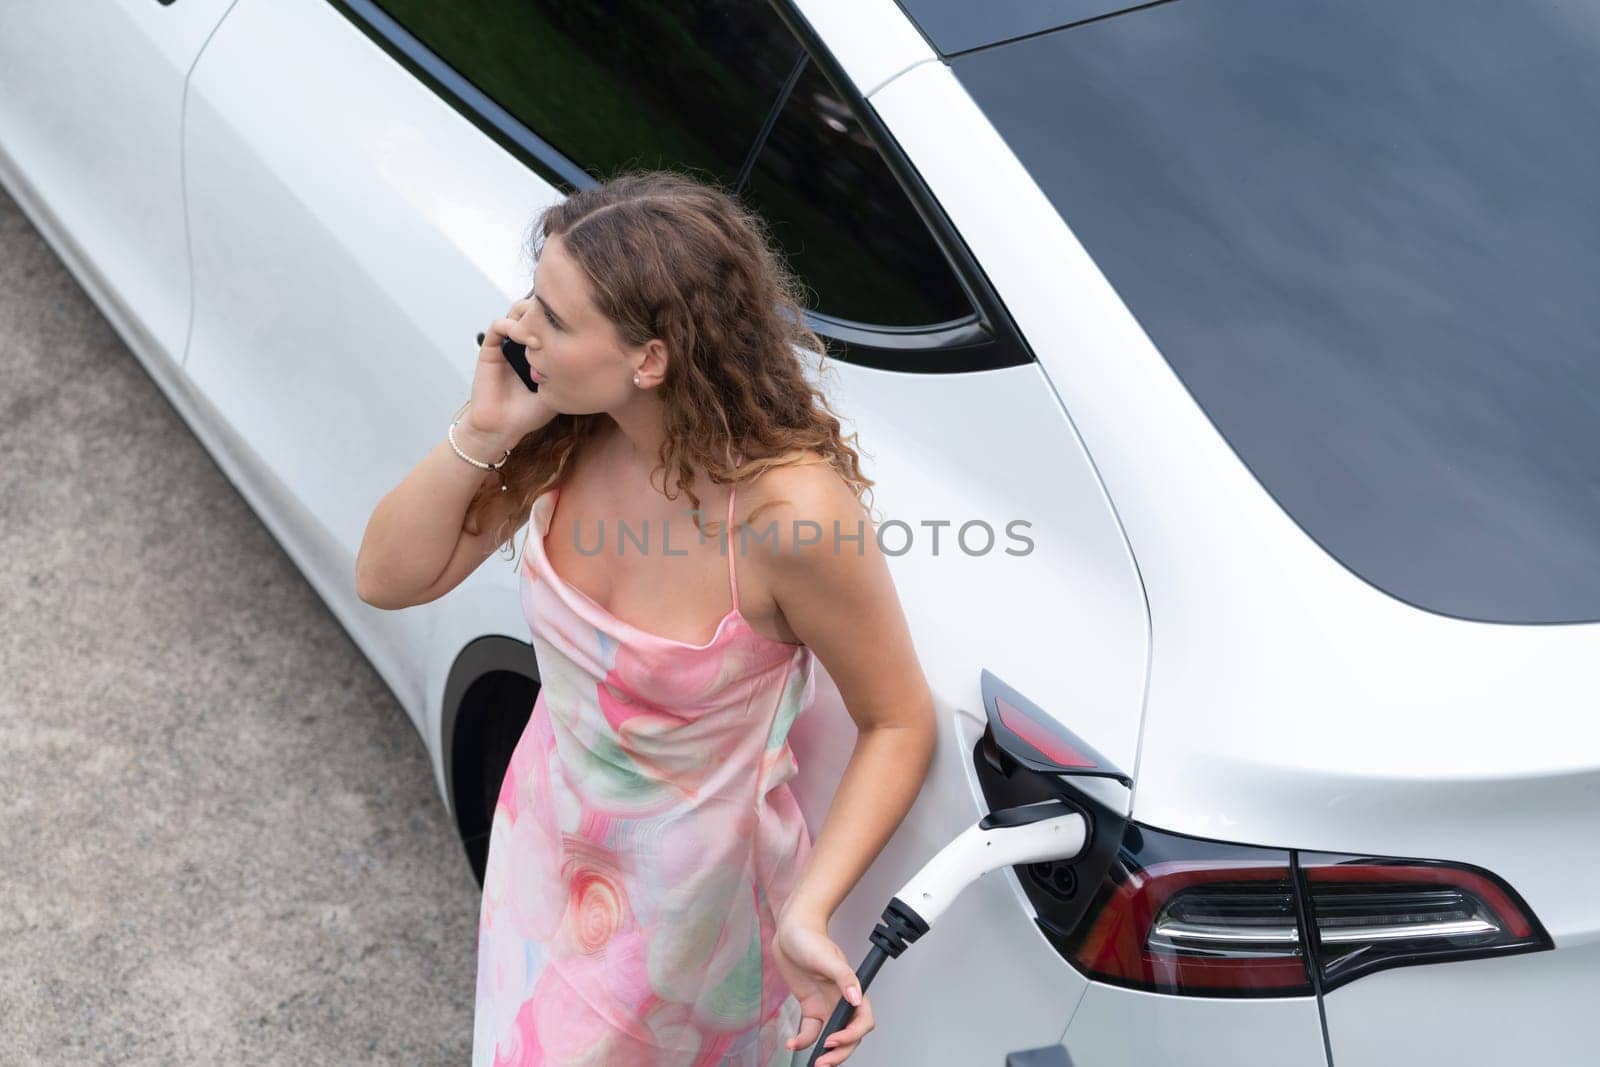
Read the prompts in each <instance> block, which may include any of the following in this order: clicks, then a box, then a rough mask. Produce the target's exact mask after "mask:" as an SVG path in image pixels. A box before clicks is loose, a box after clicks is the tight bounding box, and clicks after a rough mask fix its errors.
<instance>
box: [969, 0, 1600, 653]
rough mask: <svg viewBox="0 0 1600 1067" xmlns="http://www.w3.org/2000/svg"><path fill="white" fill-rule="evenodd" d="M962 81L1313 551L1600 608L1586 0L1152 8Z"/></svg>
mask: <svg viewBox="0 0 1600 1067" xmlns="http://www.w3.org/2000/svg"><path fill="white" fill-rule="evenodd" d="M952 69H953V70H954V71H955V73H956V76H957V77H958V78H959V79H960V81H961V82H962V84H963V85H964V86H965V87H966V88H967V90H968V91H969V92H970V93H971V94H972V96H973V98H974V99H975V100H976V101H977V102H978V104H979V105H980V106H981V107H982V108H983V110H984V111H985V112H986V113H987V114H988V115H989V117H990V119H991V121H993V122H994V123H995V125H996V127H997V128H998V129H999V130H1000V132H1001V134H1002V135H1003V136H1004V137H1005V138H1006V139H1007V140H1008V141H1009V143H1010V144H1011V146H1012V148H1013V150H1014V151H1016V153H1017V155H1018V156H1019V158H1021V159H1022V160H1023V162H1024V163H1025V164H1026V165H1027V167H1028V168H1029V170H1030V171H1031V172H1032V173H1033V175H1034V177H1035V179H1036V180H1037V181H1038V182H1039V185H1040V187H1041V188H1042V189H1043V190H1044V191H1045V193H1046V194H1047V195H1048V196H1049V197H1050V199H1051V201H1052V202H1053V203H1054V205H1055V206H1056V208H1057V209H1058V210H1059V211H1060V213H1061V214H1062V216H1063V218H1065V219H1066V221H1067V222H1068V223H1069V224H1070V225H1071V226H1072V227H1073V229H1074V230H1075V231H1076V233H1077V234H1078V236H1079V238H1080V239H1081V240H1082V241H1083V243H1084V245H1085V247H1086V248H1087V249H1088V251H1089V252H1090V254H1091V255H1093V256H1094V258H1095V260H1096V261H1097V262H1098V264H1099V265H1100V267H1101V269H1102V270H1103V271H1104V272H1105V274H1106V276H1107V277H1108V278H1109V279H1110V281H1111V282H1112V283H1113V284H1114V285H1115V286H1116V287H1117V289H1118V291H1119V292H1120V293H1121V295H1122V297H1123V299H1124V300H1125V301H1126V302H1127V304H1128V306H1129V308H1130V309H1131V310H1132V311H1133V313H1134V315H1135V316H1137V317H1138V319H1139V321H1140V323H1141V324H1142V325H1143V327H1144V328H1145V330H1146V331H1147V332H1148V333H1149V335H1150V337H1151V338H1152V339H1153V340H1154V342H1155V343H1156V345H1157V347H1159V348H1160V350H1161V352H1162V354H1163V355H1164V356H1165V358H1166V359H1167V360H1168V361H1169V362H1170V363H1171V365H1172V367H1173V369H1174V370H1175V371H1176V372H1177V373H1178V374H1179V376H1180V377H1181V378H1182V379H1183V382H1184V384H1185V385H1186V386H1187V387H1188V389H1189V390H1190V392H1191V393H1192V394H1193V395H1194V397H1195V398H1196V400H1198V401H1199V403H1200V405H1201V406H1202V407H1203V408H1204V409H1205V412H1206V414H1207V415H1208V416H1209V417H1210V418H1211V420H1212V421H1213V422H1214V423H1215V424H1216V426H1217V427H1218V429H1219V430H1220V431H1221V432H1222V433H1223V434H1224V435H1225V436H1226V437H1227V439H1228V441H1229V442H1230V443H1231V444H1232V446H1233V448H1234V449H1235V450H1236V451H1237V452H1238V454H1239V456H1240V457H1241V458H1242V459H1243V460H1244V462H1245V463H1246V464H1248V465H1249V466H1250V468H1251V470H1252V471H1253V472H1254V473H1255V475H1256V476H1257V477H1258V478H1259V479H1260V480H1261V482H1262V484H1263V485H1264V486H1265V487H1266V488H1267V489H1268V490H1269V491H1270V492H1271V493H1272V494H1273V495H1274V496H1275V497H1276V499H1277V500H1278V501H1279V502H1280V503H1281V504H1282V505H1283V507H1284V508H1285V509H1286V510H1287V511H1288V513H1289V514H1290V515H1292V516H1293V517H1294V519H1295V520H1296V521H1297V522H1299V523H1300V525H1301V526H1302V527H1303V528H1304V529H1305V530H1306V531H1307V532H1308V533H1309V534H1310V535H1311V536H1312V537H1314V538H1315V539H1317V541H1319V542H1320V543H1321V544H1322V545H1323V546H1324V547H1325V548H1326V549H1328V550H1329V551H1330V552H1332V553H1333V554H1334V555H1335V556H1336V557H1337V558H1339V559H1340V560H1341V561H1343V562H1344V563H1345V565H1347V566H1348V567H1349V568H1350V569H1351V570H1353V571H1354V572H1356V573H1357V574H1359V575H1361V576H1362V577H1364V578H1365V579H1367V580H1368V581H1370V582H1371V583H1373V584H1374V585H1376V586H1378V587H1379V588H1382V589H1384V590H1387V591H1389V592H1390V593H1392V594H1393V595H1394V596H1396V597H1399V598H1401V599H1403V600H1406V601H1408V602H1410V603H1413V604H1416V605H1419V606H1421V607H1424V608H1427V609H1429V610H1432V611H1437V612H1441V613H1445V614H1450V615H1456V616H1461V617H1464V618H1474V619H1485V620H1497V621H1510V622H1563V621H1579V620H1594V619H1597V618H1600V418H1597V414H1600V340H1597V339H1600V300H1597V299H1596V298H1595V290H1596V279H1600V137H1596V131H1597V130H1600V21H1597V20H1596V17H1595V8H1594V6H1593V5H1592V4H1561V3H1556V2H1553V0H1544V2H1539V0H1525V2H1523V3H1517V4H1505V3H1501V2H1499V0H1410V2H1408V3H1404V4H1395V3H1390V2H1387V0H1321V2H1313V0H1306V2H1302V3H1297V4H1284V3H1282V2H1281V0H1230V2H1226V3H1224V2H1216V3H1196V4H1186V3H1178V4H1162V5H1157V6H1153V7H1149V8H1145V9H1143V10H1140V11H1136V12H1133V13H1130V14H1125V15H1121V16H1118V17H1116V18H1111V19H1107V20H1105V21H1101V22H1096V23H1090V24H1087V25H1084V26H1081V27H1077V28H1072V29H1064V30H1057V31H1054V32H1052V33H1047V34H1044V35H1042V36H1039V37H1035V38H1032V39H1029V40H1023V41H1017V42H1014V43H1011V44H1007V45H1002V46H1000V47H997V48H993V49H989V50H986V51H979V52H975V53H972V54H970V55H967V56H964V57H959V58H957V59H955V60H954V61H953V62H952Z"/></svg>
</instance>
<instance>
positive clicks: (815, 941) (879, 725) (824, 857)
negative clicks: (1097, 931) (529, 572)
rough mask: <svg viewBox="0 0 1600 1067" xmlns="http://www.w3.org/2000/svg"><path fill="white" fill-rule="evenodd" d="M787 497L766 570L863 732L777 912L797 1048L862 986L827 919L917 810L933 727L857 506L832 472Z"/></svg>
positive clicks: (885, 572) (864, 1019) (849, 1034)
mask: <svg viewBox="0 0 1600 1067" xmlns="http://www.w3.org/2000/svg"><path fill="white" fill-rule="evenodd" d="M782 496H783V497H785V498H786V503H785V504H783V505H782V506H781V507H780V508H779V509H778V512H779V513H778V517H777V518H776V520H775V521H776V522H777V523H778V524H779V536H778V537H776V538H775V546H776V551H775V553H774V554H773V555H772V556H771V557H770V559H769V560H767V561H764V562H763V567H764V569H767V570H768V571H769V573H770V581H769V585H770V588H771V589H772V593H773V597H774V599H775V600H776V601H777V603H778V607H779V609H780V610H781V611H782V612H783V615H784V618H785V619H787V620H788V622H789V626H790V629H792V630H793V631H794V633H795V635H796V636H797V637H799V638H800V640H801V641H803V642H804V643H805V644H806V645H807V646H809V647H810V648H811V650H812V652H813V653H814V654H815V655H816V657H817V660H818V661H819V662H820V663H821V664H822V666H823V667H824V668H825V669H826V670H827V672H828V675H829V677H831V678H832V679H833V681H834V682H835V684H837V685H838V687H839V694H840V696H841V697H842V698H843V700H844V705H845V709H846V710H847V711H848V712H849V714H850V717H851V718H852V719H853V720H854V721H855V724H856V728H857V734H856V742H855V749H854V751H853V752H852V754H851V756H850V761H849V763H848V764H847V765H846V767H845V770H844V775H843V777H842V779H841V780H840V783H839V788H838V791H837V793H835V795H834V799H833V802H832V804H831V805H830V806H829V808H828V814H827V816H826V818H825V819H824V820H823V824H822V828H821V830H820V831H818V834H817V837H816V839H815V840H814V841H813V842H812V849H811V853H810V855H809V857H808V858H807V860H806V863H805V866H804V868H803V869H802V871H801V873H800V876H799V880H798V882H797V884H796V886H795V889H794V891H793V892H792V893H791V895H790V896H789V898H788V900H787V901H785V902H784V905H783V908H782V910H781V912H780V914H779V916H778V932H777V935H776V936H775V938H774V944H775V948H776V949H777V957H778V963H779V966H780V968H781V969H783V970H784V972H785V977H786V978H787V979H789V982H790V985H791V988H793V991H794V992H795V994H796V995H797V997H799V999H800V1001H801V1006H802V1008H803V1010H804V1014H805V1020H804V1021H803V1022H802V1024H801V1028H800V1032H799V1034H798V1036H797V1037H796V1039H795V1040H793V1041H791V1043H790V1045H791V1047H796V1048H798V1047H804V1046H807V1045H809V1044H811V1042H812V1041H814V1040H815V1039H816V1035H817V1034H818V1033H819V1032H820V1031H821V1029H822V1025H823V1023H824V1022H825V1021H826V1019H827V1016H828V1015H829V1014H830V1013H831V1012H832V1010H833V1005H834V1004H835V1003H836V1002H837V1000H838V998H839V997H840V996H841V995H847V991H848V990H849V989H850V988H851V987H852V986H857V985H859V983H858V982H857V981H856V979H855V972H854V968H853V966H852V965H851V964H850V963H849V961H848V960H846V959H845V958H844V955H843V953H842V952H841V951H840V950H839V949H838V947H837V946H836V945H834V943H833V942H832V941H831V940H829V939H828V936H827V924H828V919H829V918H830V917H831V916H832V914H833V912H834V910H835V909H836V908H837V907H838V906H839V904H840V903H841V902H842V901H843V900H844V898H845V896H846V895H847V894H849V892H850V890H851V889H852V888H854V886H855V885H856V883H857V882H858V881H859V880H860V879H861V876H862V875H863V874H865V873H866V870H867V868H868V867H869V866H870V865H871V864H872V861H873V860H874V859H875V858H877V856H878V854H879V852H881V851H882V849H883V847H884V845H885V844H887V843H888V840H889V838H890V837H891V836H892V835H893V834H894V831H895V829H896V828H897V827H898V826H899V825H900V822H901V821H902V820H903V819H904V818H905V815H906V813H907V812H908V811H909V810H910V809H911V805H912V803H913V802H914V801H915V800H916V798H917V794H918V793H919V791H920V790H921V788H922V783H923V781H924V779H925V778H926V777H927V773H928V768H929V765H930V764H931V763H932V760H933V750H934V743H935V740H936V738H937V734H938V729H937V724H936V720H935V714H934V707H933V696H932V693H931V691H930V690H929V687H928V682H927V679H926V678H925V677H924V675H923V672H922V666H921V664H920V663H919V662H918V660H917V655H916V650H915V648H914V647H913V645H912V640H911V631H910V628H909V626H908V625H907V623H906V618H905V613H904V611H903V610H902V608H901V606H900V600H899V597H898V595H897V594H896V592H895V587H894V581H893V578H892V577H891V575H890V573H889V568H888V565H887V563H886V562H885V560H884V557H883V554H882V552H880V551H879V549H878V545H877V537H876V531H875V530H874V529H873V526H872V523H871V521H870V520H869V518H868V516H867V513H866V511H865V509H864V508H862V506H861V503H860V501H859V500H857V499H856V497H855V495H854V494H853V493H851V492H850V490H849V487H848V486H847V485H845V484H844V483H843V482H842V481H841V480H838V479H836V478H832V477H830V478H807V479H805V480H804V481H803V482H802V481H800V480H799V479H798V478H790V479H785V484H784V485H783V487H782ZM808 521H809V522H811V523H815V524H816V525H815V526H810V525H807V523H808ZM808 539H809V540H811V542H812V543H809V544H807V543H804V542H805V541H806V540H808ZM797 956H798V957H804V959H797V958H795V957H797ZM857 992H858V993H859V990H857ZM852 999H853V998H852ZM863 1000H865V998H863ZM819 1016H820V1017H819ZM872 1026H873V1023H872V1016H871V1006H870V1004H869V1003H868V1004H864V1005H862V1006H859V1007H858V1008H857V1010H856V1012H855V1014H854V1017H853V1019H852V1020H851V1022H850V1024H849V1025H848V1026H847V1027H845V1028H844V1029H842V1030H840V1031H839V1033H838V1034H836V1035H834V1038H837V1039H839V1040H838V1041H834V1038H830V1047H832V1048H834V1049H835V1051H836V1052H837V1053H838V1054H837V1055H835V1054H830V1055H829V1056H828V1058H827V1059H825V1060H821V1061H819V1063H820V1064H824V1065H831V1064H834V1063H837V1062H840V1061H841V1060H843V1059H844V1058H845V1057H847V1056H848V1055H849V1054H850V1053H851V1052H852V1051H854V1048H855V1045H856V1044H857V1043H858V1042H859V1041H860V1039H861V1038H862V1037H864V1036H865V1035H866V1033H867V1032H868V1031H869V1030H871V1029H872Z"/></svg>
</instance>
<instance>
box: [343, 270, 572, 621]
mask: <svg viewBox="0 0 1600 1067" xmlns="http://www.w3.org/2000/svg"><path fill="white" fill-rule="evenodd" d="M531 297H532V294H531V293H530V294H529V295H528V296H527V297H524V298H523V299H521V300H519V301H517V302H516V303H515V304H513V305H512V306H511V312H510V316H509V317H508V318H503V319H495V320H494V322H492V323H490V325H489V328H488V329H487V330H486V331H484V339H483V345H482V347H481V348H480V349H479V351H478V363H477V368H476V370H475V372H474V374H473V379H472V403H471V406H470V408H469V410H468V411H467V413H466V415H465V416H464V417H463V418H462V419H461V421H460V423H459V424H458V425H457V426H456V444H458V445H459V446H460V447H461V451H463V452H465V453H466V454H467V455H469V456H471V457H472V458H473V459H476V460H481V461H483V462H484V463H495V462H498V461H499V460H500V458H501V457H502V456H504V455H505V452H506V449H508V448H511V447H513V446H514V445H516V443H517V442H518V441H521V440H522V439H523V438H524V437H526V436H527V435H528V434H530V433H534V432H536V431H538V430H540V429H542V428H544V426H545V425H547V424H548V423H549V422H550V421H551V420H552V419H554V418H555V417H556V415H557V414H558V412H557V411H556V410H555V409H554V408H552V407H550V406H549V405H548V404H546V403H545V401H544V398H543V397H542V396H540V395H539V394H538V393H537V392H534V391H530V390H529V389H528V387H527V386H526V385H524V384H523V382H522V379H521V378H519V377H517V374H516V372H515V371H513V370H512V369H511V365H510V364H509V363H508V362H506V359H505V356H504V354H503V353H502V352H501V351H500V342H501V341H502V340H503V339H504V338H506V337H511V338H512V339H513V340H516V341H522V340H523V338H522V337H521V336H519V334H520V333H521V332H522V328H521V326H520V325H519V320H520V319H521V318H522V316H523V315H524V314H526V313H527V311H528V309H529V308H531V307H532V304H533V301H532V299H531ZM480 485H483V486H487V487H488V489H487V490H486V491H487V492H488V493H489V501H488V505H487V507H486V508H485V510H484V512H483V513H482V522H480V523H479V526H478V531H477V532H476V533H473V532H469V531H468V530H467V529H466V528H465V527H466V516H467V505H468V504H470V503H471V502H472V496H473V494H474V493H475V492H477V490H478V487H479V486H480ZM507 495H509V494H507V493H504V492H501V490H500V474H499V472H498V471H485V470H483V469H482V468H480V467H474V466H473V465H472V464H470V463H467V462H465V461H464V460H462V458H461V457H460V456H458V455H456V454H455V449H453V448H451V447H450V441H449V438H448V437H445V438H443V439H441V440H440V441H439V443H438V444H437V445H435V446H434V448H433V450H432V451H430V452H429V453H428V454H427V455H426V456H424V457H423V458H422V462H421V463H418V464H417V465H416V467H414V468H413V469H412V471H411V473H410V474H407V475H406V476H405V480H404V481H402V482H401V483H400V484H399V485H397V486H395V487H394V488H393V489H391V490H389V492H388V493H387V494H385V496H384V498H383V499H382V500H380V501H378V506H377V507H376V508H374V509H373V512H372V517H371V518H370V519H368V520H367V529H366V532H365V533H364V534H362V537H361V548H360V549H359V550H358V551H357V553H356V567H355V570H356V575H355V577H356V595H357V596H358V597H360V598H361V599H362V600H364V601H365V602H366V603H368V604H371V605H372V606H373V607H376V608H384V609H387V610H391V611H393V610H396V609H399V608H408V607H411V606H412V605H414V604H426V603H427V602H428V601H430V600H436V599H438V598H439V597H441V596H444V594H446V593H448V592H449V591H450V590H452V589H454V588H455V587H456V586H457V585H460V584H461V582H462V581H463V580H464V579H465V578H466V577H467V575H469V574H471V573H472V572H473V571H475V570H477V569H478V566H479V565H480V564H481V563H482V562H483V561H484V560H486V559H488V558H489V556H490V554H491V553H493V552H494V551H495V549H497V548H498V547H499V545H498V544H496V543H495V542H494V540H493V538H494V535H495V532H496V530H498V529H499V526H500V523H501V522H502V521H503V520H504V519H505V517H506V514H507V509H508V508H509V507H510V502H509V501H506V500H503V499H502V498H503V497H505V496H507Z"/></svg>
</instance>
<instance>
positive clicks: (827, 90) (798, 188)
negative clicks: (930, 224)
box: [742, 63, 972, 326]
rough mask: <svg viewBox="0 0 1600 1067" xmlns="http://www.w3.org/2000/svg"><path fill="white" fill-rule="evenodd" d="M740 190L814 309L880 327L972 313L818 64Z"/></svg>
mask: <svg viewBox="0 0 1600 1067" xmlns="http://www.w3.org/2000/svg"><path fill="white" fill-rule="evenodd" d="M742 194H743V196H744V198H745V200H746V201H748V202H749V203H750V204H751V205H752V206H753V207H755V208H756V209H757V210H759V211H760V212H761V214H762V215H763V216H764V217H765V218H766V219H768V220H769V221H770V222H771V223H772V227H773V236H774V238H775V239H776V240H777V242H778V243H779V244H780V245H781V246H782V247H783V248H784V250H785V251H786V252H787V254H788V257H789V263H790V266H791V267H793V268H794V270H795V271H797V272H798V273H799V274H800V276H801V277H802V278H804V279H805V281H806V284H808V285H809V286H810V287H811V288H812V289H813V290H814V291H815V293H816V300H815V303H814V305H813V309H814V310H816V311H819V312H821V313H822V314H824V315H830V316H833V317H834V318H840V319H848V320H852V321H855V322H861V323H869V324H873V325H884V326H926V325H931V324H933V323H939V322H948V321H950V320H953V319H959V318H962V317H964V316H966V315H969V314H971V311H972V308H971V305H970V304H969V303H968V302H967V298H966V296H965V294H964V293H963V291H962V289H961V287H960V285H959V284H957V282H956V280H955V277H954V276H953V275H952V273H951V271H950V267H949V265H948V264H947V263H946V261H945V258H944V256H943V254H942V253H941V252H940V251H939V247H938V245H937V244H935V243H934V240H933V237H932V236H931V235H930V234H929V233H928V229H927V227H926V226H925V225H924V224H923V222H922V219H921V218H920V217H919V216H918V215H917V212H916V209H915V208H913V207H912V205H911V202H910V201H909V200H908V199H907V198H906V195H905V193H904V192H903V191H902V190H901V188H900V186H899V184H897V183H896V181H895V179H894V175H893V174H891V173H890V172H889V168H888V165H887V164H885V163H884V161H883V158H882V157H881V156H880V155H879V154H878V151H877V149H876V148H874V147H873V144H872V140H871V139H870V138H869V137H868V136H867V134H866V133H865V132H863V131H862V129H861V127H860V125H859V124H858V123H857V122H856V120H855V118H854V116H853V115H852V114H851V112H850V109H849V107H847V106H846V105H845V103H844V102H843V100H842V99H841V98H840V95H839V94H838V93H837V92H836V91H835V90H834V88H833V86H832V85H831V84H830V83H829V81H828V79H827V78H826V76H825V75H823V73H822V72H821V71H820V70H819V69H818V67H817V65H816V64H815V63H808V64H806V69H805V71H804V72H803V73H802V74H801V76H800V80H799V82H798V83H796V85H795V87H794V92H793V93H792V94H790V96H789V99H788V101H787V102H786V103H785V104H784V108H783V111H782V112H781V113H780V114H779V116H778V121H777V123H776V125H774V126H773V129H772V133H771V135H770V136H769V137H768V138H767V141H766V145H765V147H764V148H763V149H762V152H761V154H760V155H759V156H758V157H757V158H756V165H755V168H754V169H753V170H752V171H751V174H750V180H749V181H748V182H747V183H746V185H745V187H744V189H743V190H742Z"/></svg>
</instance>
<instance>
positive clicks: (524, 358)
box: [478, 333, 539, 393]
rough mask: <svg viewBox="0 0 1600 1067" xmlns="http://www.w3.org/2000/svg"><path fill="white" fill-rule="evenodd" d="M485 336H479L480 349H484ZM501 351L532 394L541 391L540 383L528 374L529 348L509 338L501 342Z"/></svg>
mask: <svg viewBox="0 0 1600 1067" xmlns="http://www.w3.org/2000/svg"><path fill="white" fill-rule="evenodd" d="M483 336H484V335H483V334H482V333H480V334H478V347H479V348H482V347H483ZM500 351H501V352H503V353H504V354H505V357H506V362H507V363H509V364H511V369H512V370H514V371H516V372H517V377H518V378H521V379H522V384H523V385H526V386H527V387H528V390H529V391H530V392H534V393H537V392H538V391H539V383H538V382H536V381H534V380H533V375H532V374H530V373H529V372H528V348H527V346H526V345H522V344H518V343H517V342H516V341H513V340H512V339H511V338H509V337H507V338H505V339H503V340H502V341H501V342H500Z"/></svg>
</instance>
